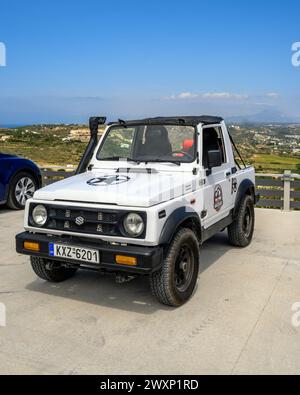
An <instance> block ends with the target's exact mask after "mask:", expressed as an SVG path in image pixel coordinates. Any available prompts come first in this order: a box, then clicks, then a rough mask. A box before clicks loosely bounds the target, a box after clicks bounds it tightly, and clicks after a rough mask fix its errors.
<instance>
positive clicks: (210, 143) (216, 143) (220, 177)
mask: <svg viewBox="0 0 300 395" xmlns="http://www.w3.org/2000/svg"><path fill="white" fill-rule="evenodd" d="M202 149H203V152H202V158H203V166H204V168H205V173H206V175H205V186H204V207H205V209H204V210H205V212H206V216H205V219H204V228H206V229H207V228H209V227H210V226H212V225H213V224H214V223H216V222H218V221H220V220H221V219H223V218H225V217H226V216H227V215H229V213H230V210H231V209H232V207H233V195H232V193H231V189H232V180H231V178H232V164H231V162H230V158H229V153H228V152H227V150H226V145H225V139H224V132H223V130H222V126H221V125H213V126H207V127H203V130H202ZM209 150H220V151H221V156H222V164H221V166H219V167H215V168H212V169H208V163H207V153H208V151H209Z"/></svg>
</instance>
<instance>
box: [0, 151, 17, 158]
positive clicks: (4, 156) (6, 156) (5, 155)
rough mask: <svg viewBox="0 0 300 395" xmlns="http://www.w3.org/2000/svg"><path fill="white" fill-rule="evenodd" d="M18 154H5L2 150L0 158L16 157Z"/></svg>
mask: <svg viewBox="0 0 300 395" xmlns="http://www.w3.org/2000/svg"><path fill="white" fill-rule="evenodd" d="M16 158H18V156H16V155H10V154H4V153H3V152H0V160H1V159H16Z"/></svg>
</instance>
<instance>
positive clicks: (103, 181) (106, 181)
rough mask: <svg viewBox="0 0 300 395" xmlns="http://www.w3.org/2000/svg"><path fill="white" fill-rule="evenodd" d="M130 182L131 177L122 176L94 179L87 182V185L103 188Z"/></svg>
mask: <svg viewBox="0 0 300 395" xmlns="http://www.w3.org/2000/svg"><path fill="white" fill-rule="evenodd" d="M129 180H130V177H127V176H122V175H113V176H102V177H96V178H92V179H91V180H89V181H87V184H88V185H91V186H93V187H103V186H108V185H117V184H123V183H124V182H127V181H129Z"/></svg>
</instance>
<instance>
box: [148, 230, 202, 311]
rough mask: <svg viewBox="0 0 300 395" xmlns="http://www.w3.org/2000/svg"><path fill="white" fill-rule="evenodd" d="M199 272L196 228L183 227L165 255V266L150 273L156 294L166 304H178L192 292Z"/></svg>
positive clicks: (151, 283)
mask: <svg viewBox="0 0 300 395" xmlns="http://www.w3.org/2000/svg"><path fill="white" fill-rule="evenodd" d="M198 272H199V243H198V240H197V237H196V236H195V234H194V232H193V231H192V230H190V229H181V230H179V231H178V233H177V234H176V235H175V236H174V239H173V241H172V243H171V245H170V247H169V249H168V251H167V254H166V256H165V258H164V261H163V265H162V268H161V269H160V270H159V271H157V272H154V273H152V274H151V276H150V285H151V290H152V293H153V295H154V296H155V297H156V298H157V299H158V300H159V301H160V302H161V303H163V304H165V305H168V306H172V307H179V306H181V305H183V304H184V303H186V302H187V301H188V300H189V299H190V297H191V296H192V294H193V291H194V289H195V286H196V283H197V277H198Z"/></svg>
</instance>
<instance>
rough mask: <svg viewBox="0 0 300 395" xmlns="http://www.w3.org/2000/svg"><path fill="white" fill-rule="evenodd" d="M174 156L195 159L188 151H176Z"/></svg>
mask: <svg viewBox="0 0 300 395" xmlns="http://www.w3.org/2000/svg"><path fill="white" fill-rule="evenodd" d="M173 154H183V155H184V156H187V157H188V158H190V159H194V157H193V155H191V154H189V153H188V152H186V151H180V150H176V151H172V155H173Z"/></svg>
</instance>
